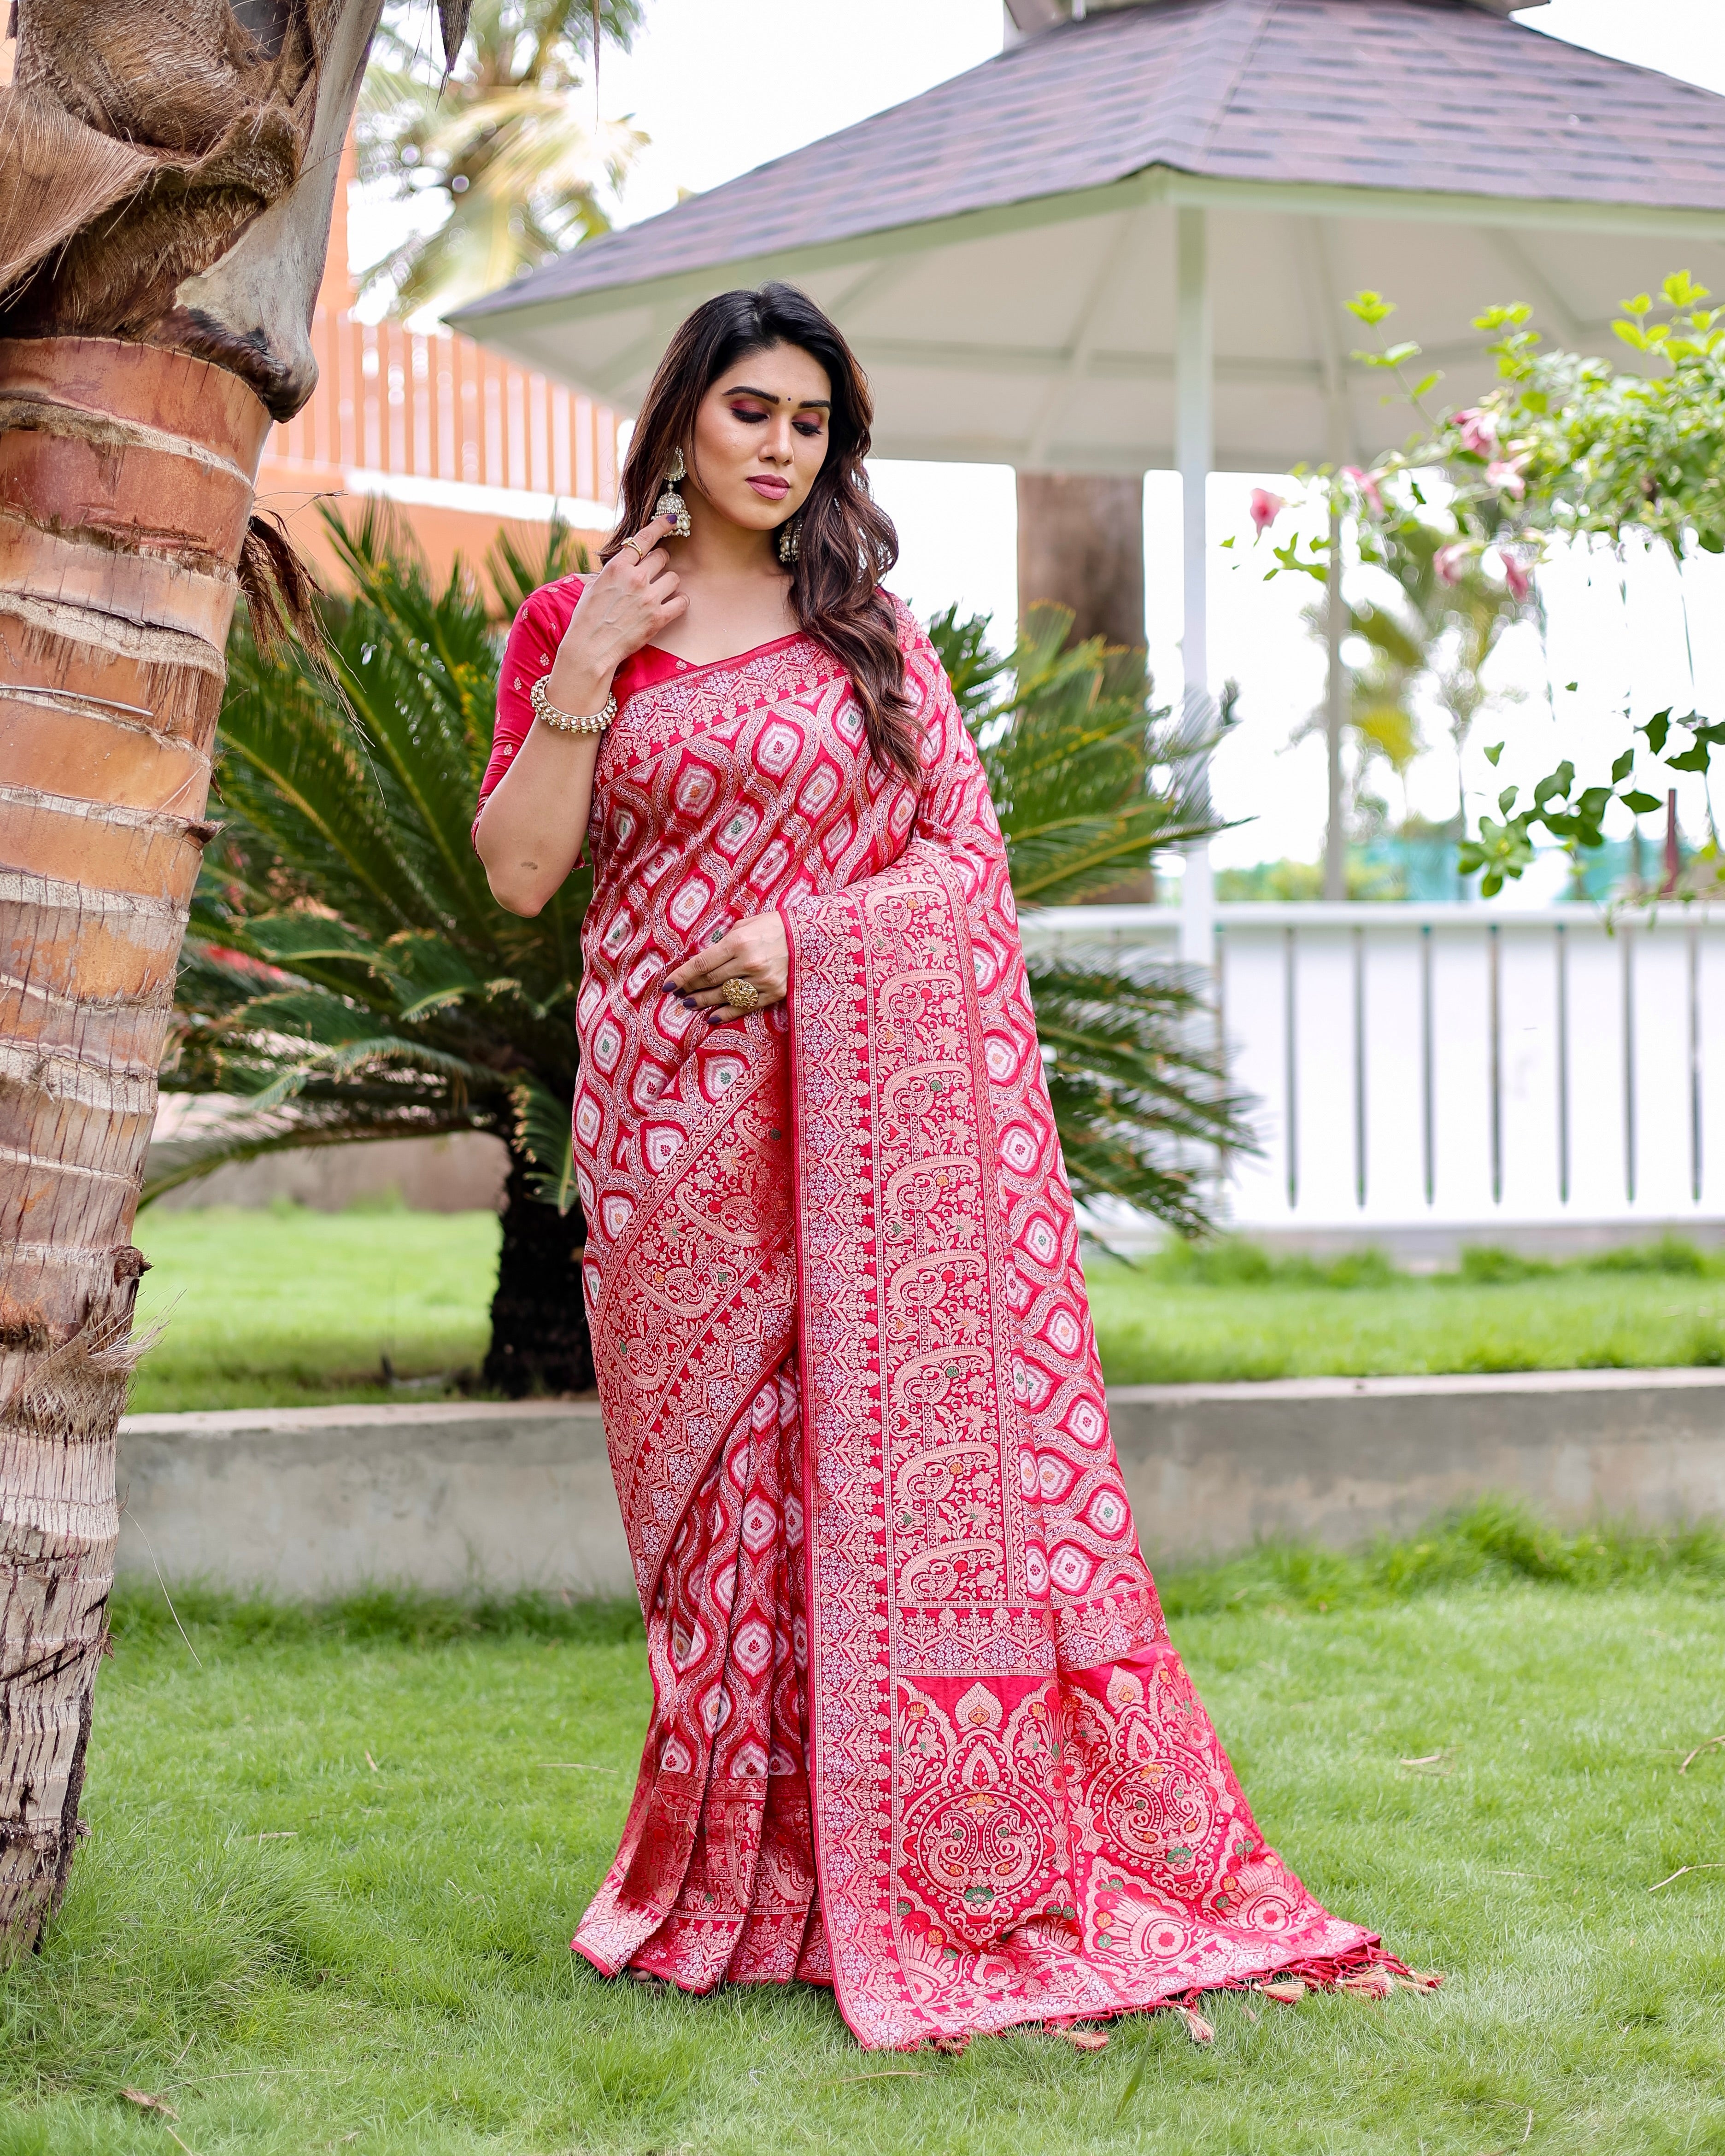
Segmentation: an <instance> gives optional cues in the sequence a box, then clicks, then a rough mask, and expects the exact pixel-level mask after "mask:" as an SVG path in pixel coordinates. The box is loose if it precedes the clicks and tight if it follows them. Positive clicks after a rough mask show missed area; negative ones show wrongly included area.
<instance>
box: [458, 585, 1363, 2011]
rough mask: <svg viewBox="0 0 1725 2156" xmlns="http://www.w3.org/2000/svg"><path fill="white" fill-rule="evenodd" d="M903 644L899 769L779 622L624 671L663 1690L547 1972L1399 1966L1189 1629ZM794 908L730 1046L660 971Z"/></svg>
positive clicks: (617, 1140)
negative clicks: (1278, 1801)
mask: <svg viewBox="0 0 1725 2156" xmlns="http://www.w3.org/2000/svg"><path fill="white" fill-rule="evenodd" d="M566 592H567V587H564V588H562V590H560V591H559V592H558V593H557V597H558V600H559V602H560V608H559V610H560V611H562V618H563V619H564V620H565V621H566V620H567V608H566V607H564V606H562V604H561V602H562V599H563V595H564V593H566ZM539 596H540V598H541V599H542V600H543V599H546V598H547V597H548V595H547V594H541V595H539ZM530 604H531V603H530ZM567 605H572V598H571V599H569V600H568V601H567ZM523 619H526V617H525V616H524V618H523ZM546 633H547V624H546V623H545V622H544V621H543V620H541V621H538V622H536V623H529V624H528V628H527V630H526V639H527V640H531V639H537V640H538V641H539V643H540V644H541V645H543V643H544V638H545V635H546ZM560 633H561V628H560V626H559V627H558V629H557V634H560ZM523 634H524V632H523V629H522V626H521V624H520V623H518V624H517V630H516V636H517V638H522V637H523ZM901 642H902V644H903V645H904V649H905V651H906V668H907V684H908V686H909V688H910V690H911V693H912V695H913V696H914V697H915V698H916V701H917V702H918V705H919V706H920V711H921V716H922V724H923V727H924V732H925V742H924V774H923V778H922V784H921V786H920V787H919V788H914V789H913V788H910V787H908V786H906V785H905V784H903V783H901V782H900V781H898V780H896V779H887V778H882V776H881V775H880V773H879V772H878V771H877V770H875V767H873V765H872V763H871V762H870V757H869V756H868V752H867V745H866V742H865V738H864V734H863V728H862V724H861V719H860V713H859V712H858V710H857V707H856V705H855V701H854V699H853V698H852V697H851V696H850V690H849V685H848V683H847V681H846V680H845V676H844V675H843V674H842V673H841V672H840V671H839V669H838V667H837V665H836V663H835V662H834V660H831V659H830V657H829V655H828V654H825V653H824V651H823V650H821V649H819V647H818V646H816V645H814V644H812V643H810V642H809V641H807V640H806V639H788V640H787V641H786V642H785V643H783V644H779V645H775V646H771V647H768V648H767V649H763V650H762V651H761V652H757V653H752V654H745V655H744V656H743V657H742V658H741V659H740V660H735V661H727V662H725V663H724V664H722V665H718V666H716V667H706V668H697V669H688V670H683V671H682V672H680V673H679V674H677V675H674V676H672V677H670V678H661V679H659V680H653V681H649V682H647V683H644V685H642V686H641V687H640V688H639V689H638V690H636V691H635V692H634V694H633V695H632V696H630V697H629V701H628V702H627V703H626V704H625V705H624V708H623V711H622V713H621V715H620V716H619V720H618V721H617V723H616V725H615V726H614V727H613V729H612V731H611V732H610V734H609V735H608V737H607V738H606V741H605V742H604V745H603V749H602V751H601V755H600V760H599V765H598V777H597V780H596V784H595V791H594V808H593V819H592V822H591V824H590V826H589V831H588V842H589V848H590V851H591V855H592V859H593V866H594V876H595V896H594V901H593V906H592V908H591V910H590V911H589V915H588V921H587V925H586V928H585V931H584V933H583V961H584V967H585V972H584V977H583V987H582V991H581V998H580V1004H579V1019H580V1027H581V1039H582V1051H583V1060H582V1078H581V1082H580V1087H579V1090H578V1094H577V1097H576V1102H575V1110H574V1127H575V1144H576V1159H577V1166H578V1176H579V1180H580V1187H581V1193H582V1199H583V1206H584V1207H585V1209H586V1213H587V1217H588V1233H589V1240H588V1255H587V1266H586V1288H587V1294H588V1308H589V1312H590V1313H591V1317H592V1322H593V1347H594V1358H595V1363H596V1365H597V1367H598V1373H599V1385H600V1395H601V1400H602V1404H603V1412H604V1419H605V1429H606V1435H607V1440H608V1445H609V1447H610V1450H611V1457H612V1463H613V1467H614V1472H615V1475H616V1478H617V1486H618V1491H619V1497H620V1500H621V1502H622V1506H623V1513H624V1523H625V1526H626V1527H627V1530H628V1533H629V1545H630V1548H631V1551H632V1552H633V1553H634V1559H635V1564H636V1570H637V1577H638V1579H639V1586H640V1592H641V1596H642V1602H643V1606H644V1609H645V1611H646V1613H647V1625H648V1645H649V1663H650V1665H651V1669H652V1676H653V1686H654V1707H653V1712H652V1719H651V1722H650V1725H649V1732H648V1737H647V1742H646V1747H645V1750H644V1756H643V1759H642V1764H641V1773H640V1777H639V1783H638V1784H637V1789H636V1792H635V1797H634V1803H633V1804H632V1806H631V1809H630V1812H629V1820H628V1822H627V1825H626V1826H625V1829H624V1837H623V1842H622V1845H621V1848H620V1849H619V1854H618V1857H617V1861H616V1862H615V1863H614V1865H613V1866H612V1868H611V1870H610V1871H609V1872H608V1875H607V1876H606V1879H605V1881H604V1883H603V1886H602V1887H601V1888H600V1891H599V1892H598V1897H596V1899H595V1900H594V1902H593V1906H592V1907H591V1908H590V1909H589V1910H588V1913H587V1915H586V1917H584V1918H583V1921H582V1924H581V1928H580V1929H579V1931H578V1933H577V1935H576V1938H575V1941H574V1944H575V1946H576V1947H577V1948H578V1950H579V1951H580V1952H582V1953H585V1954H586V1955H587V1956H588V1958H590V1959H591V1960H593V1962H594V1963H597V1965H598V1967H599V1968H600V1969H603V1970H605V1971H606V1972H607V1973H615V1972H617V1971H619V1970H620V1969H624V1967H629V1968H633V1969H636V1970H638V1971H641V1972H643V1973H646V1974H655V1975H659V1976H663V1977H665V1978H668V1979H670V1980H671V1981H673V1982H675V1983H678V1984H684V1985H685V1986H687V1987H689V1988H691V1989H706V1988H707V1987H709V1986H710V1985H711V1984H716V1983H718V1982H720V1981H721V1980H724V1979H729V1980H732V1981H739V1980H741V1981H749V1980H783V1979H788V1978H790V1977H793V1976H799V1977H802V1978H803V1979H809V1980H813V1981H816V1982H831V1983H832V1984H834V1986H835V1988H836V1990H837V1994H838V1999H839V2005H840V2008H841V2010H843V2012H844V2015H845V2019H846V2020H847V2021H848V2022H849V2023H850V2026H851V2027H852V2029H853V2030H855V2032H856V2034H857V2035H858V2036H859V2037H860V2039H861V2040H862V2042H863V2043H864V2044H865V2045H866V2046H870V2047H875V2046H900V2047H901V2046H912V2045H915V2044H917V2043H919V2042H921V2041H923V2040H926V2039H928V2038H931V2037H941V2038H949V2037H955V2036H964V2035H971V2034H976V2033H979V2032H982V2031H984V2030H998V2029H1003V2028H1006V2027H1009V2026H1011V2025H1014V2023H1018V2022H1023V2021H1034V2020H1066V2019H1069V2018H1070V2017H1072V2016H1076V2015H1081V2016H1095V2015H1112V2014H1116V2013H1119V2012H1122V2011H1126V2010H1131V2009H1134V2008H1143V2007H1150V2006H1154V2005H1158V2004H1161V2003H1163V2002H1166V2001H1170V2000H1186V1999H1189V1998H1191V1997H1192V1995H1193V1994H1195V1993H1197V1992H1198V1991H1199V1990H1201V1989H1207V1988H1209V1987H1212V1986H1216V1985H1224V1984H1240V1983H1245V1982H1250V1981H1251V1980H1253V1979H1257V1978H1260V1977H1267V1976H1271V1975H1273V1974H1277V1973H1297V1974H1301V1975H1303V1976H1305V1977H1307V1979H1309V1980H1313V1981H1317V1982H1325V1981H1332V1980H1337V1979H1343V1980H1363V1981H1369V1982H1373V1983H1375V1984H1379V1985H1387V1984H1388V1982H1389V1976H1390V1974H1391V1973H1393V1972H1394V1971H1397V1970H1399V1969H1400V1964H1399V1963H1394V1962H1393V1961H1392V1960H1391V1959H1390V1958H1389V1957H1388V1956H1387V1955H1385V1954H1384V1953H1383V1951H1382V1949H1381V1948H1379V1947H1378V1943H1377V1939H1376V1937H1375V1935H1374V1934H1373V1933H1368V1932H1367V1931H1365V1930H1364V1929H1363V1928H1361V1927H1360V1926H1358V1924H1353V1923H1350V1922H1344V1921H1343V1920H1342V1919H1340V1918H1337V1917H1332V1916H1331V1915H1329V1914H1328V1913H1327V1912H1326V1911H1325V1910H1324V1909H1322V1907H1320V1906H1319V1905H1318V1904H1317V1902H1316V1901H1315V1900H1314V1899H1313V1898H1312V1897H1311V1896H1310V1895H1309V1894H1308V1893H1307V1892H1306V1890H1305V1888H1304V1887H1303V1886H1301V1883H1300V1881H1298V1880H1297V1879H1296V1877H1295V1876H1293V1875H1292V1873H1291V1872H1290V1871H1288V1870H1287V1868H1286V1866H1284V1865H1283V1864H1282V1862H1281V1859H1280V1858H1279V1857H1278V1856H1276V1852H1275V1851H1273V1850H1271V1849H1270V1848H1269V1847H1268V1846H1267V1845H1266V1844H1265V1842H1264V1840H1263V1838H1262V1836H1261V1835H1260V1833H1259V1830H1258V1829H1257V1826H1256V1825H1255V1822H1254V1820H1253V1818H1252V1815H1251V1812H1250V1809H1249V1807H1248V1806H1247V1804H1246V1802H1245V1797H1244V1795H1243V1794H1242V1793H1241V1791H1240V1786H1239V1784H1238V1783H1237V1782H1236V1780H1235V1777H1234V1774H1233V1771H1232V1769H1231V1768H1230V1765H1229V1763H1228V1760H1227V1758H1226V1756H1225V1754H1224V1752H1223V1750H1222V1748H1221V1746H1220V1744H1219V1742H1218V1740H1217V1738H1216V1735H1215V1732H1214V1729H1213V1727H1211V1724H1210V1722H1209V1718H1208V1717H1207V1716H1206V1715H1205V1713H1204V1708H1203V1707H1202V1706H1201V1704H1200V1703H1199V1700H1198V1698H1197V1697H1196V1695H1195V1693H1194V1691H1193V1689H1192V1686H1191V1685H1190V1683H1189V1681H1188V1679H1187V1677H1186V1675H1185V1672H1184V1671H1183V1667H1182V1666H1181V1663H1180V1661H1179V1658H1178V1655H1177V1654H1176V1653H1175V1651H1174V1650H1173V1646H1172V1645H1171V1644H1170V1643H1169V1640H1168V1634H1167V1630H1166V1628H1165V1626H1164V1625H1163V1619H1162V1613H1161V1609H1160V1607H1159V1604H1158V1601H1157V1597H1156V1590H1155V1588H1154V1585H1153V1582H1152V1580H1151V1577H1150V1574H1149V1572H1148V1570H1147V1568H1146V1566H1145V1563H1144V1561H1143V1558H1142V1556H1141V1555H1140V1553H1139V1551H1138V1547H1137V1537H1136V1534H1135V1532H1134V1529H1133V1524H1132V1513H1131V1508H1130V1507H1129V1505H1128V1503H1127V1496H1126V1491H1125V1488H1124V1486H1123V1484H1122V1479H1121V1475H1120V1470H1119V1465H1118V1462H1117V1459H1116V1457H1115V1453H1114V1449H1113V1445H1112V1443H1111V1440H1110V1437H1109V1433H1108V1419H1107V1409H1106V1399H1105V1395H1104V1393H1103V1389H1102V1384H1101V1373H1100V1371H1099V1368H1098V1366H1097V1363H1096V1349H1095V1343H1094V1340H1093V1337H1092V1334H1091V1323H1090V1316H1089V1310H1088V1305H1087V1302H1086V1296H1085V1291H1084V1281H1083V1275H1082V1272H1081V1267H1080V1264H1079V1254H1078V1238H1077V1231H1076V1225H1075V1222H1074V1216H1073V1209H1072V1201H1071V1198H1070V1192H1069V1190H1068V1188H1067V1185H1066V1181H1065V1171H1064V1168H1063V1167H1062V1165H1061V1162H1060V1147H1059V1143H1058V1141H1057V1138H1056V1136H1055V1125H1054V1119H1053V1114H1052V1111H1051V1110H1050V1105H1049V1099H1048V1091H1047V1087H1046V1085H1045V1081H1044V1078H1043V1074H1042V1063H1041V1057H1040V1050H1039V1048H1038V1045H1037V1040H1036V1034H1035V1028H1034V1019H1033V1016H1032V1010H1031V1005H1030V1000H1029V990H1028V988H1027V985H1026V982H1025V978H1024V964H1023V960H1022V957H1021V956H1020V953H1019V941H1018V933H1017V928H1016V921H1015V916H1014V909H1013V901H1012V894H1011V888H1010V884H1009V879H1008V875H1007V870H1006V860H1005V851H1004V844H1003V842H1002V839H1001V837H1000V834H999V827H998V824H997V823H996V820H995V818H994V815H993V808H992V804H991V803H990V802H989V800H988V791H987V788H986V785H985V784H984V782H983V775H982V771H981V767H980V765H979V763H978V759H977V757H976V753H975V751H974V749H973V747H972V745H971V743H970V741H969V739H968V736H967V734H966V732H965V730H964V727H963V722H962V721H961V720H960V718H959V716H958V714H957V710H956V707H955V706H954V704H953V701H952V695H951V691H950V690H949V688H948V686H947V683H946V680H945V677H944V676H943V675H942V672H941V670H940V667H939V665H938V662H937V660H936V658H935V655H934V654H933V651H932V648H931V647H930V645H929V644H928V643H927V639H926V638H925V637H924V636H923V635H922V632H921V631H920V630H919V629H917V627H916V624H915V623H914V622H913V621H912V620H911V619H910V617H909V616H908V614H907V613H904V612H903V610H902V609H901ZM548 648H549V649H555V642H554V640H553V641H552V643H551V644H550V645H549V647H548ZM512 649H513V645H512ZM527 663H531V655H530V659H529V661H528V662H527ZM542 670H543V667H538V668H536V669H535V671H542ZM499 731H500V739H501V736H502V733H503V723H502V721H501V719H500V729H499ZM775 908H776V909H777V910H778V911H779V912H780V913H781V914H782V915H783V918H784V921H785V923H786V927H787V932H788V940H789V943H790V947H791V953H792V975H791V987H790V993H789V997H788V1002H787V1003H786V1004H784V1005H782V1006H779V1007H778V1008H776V1009H773V1010H769V1011H767V1012H763V1013H761V1014H757V1015H754V1016H751V1017H747V1018H743V1019H726V1022H724V1023H723V1024H718V1025H713V1026H709V1025H708V1024H706V1020H705V1019H704V1017H701V1016H700V1015H697V1014H694V1013H691V1012H689V1011H685V1009H683V1008H682V1006H681V1005H680V1004H679V1003H677V1001H676V1000H675V998H673V997H668V996H665V995H663V994H661V993H660V983H661V982H662V979H663V978H664V975H665V973H666V972H667V971H668V970H669V969H670V968H672V967H673V966H675V965H676V964H677V963H678V962H680V961H681V960H682V959H683V958H685V957H686V956H687V955H688V954H689V952H691V950H692V949H694V948H695V947H696V946H697V945H699V944H700V943H701V942H707V941H711V940H716V939H717V937H720V936H721V935H723V934H724V933H725V932H726V930H727V929H729V928H730V927H732V926H733V925H734V924H735V923H736V922H737V921H741V920H743V919H745V918H747V917H748V916H751V915H753V914H757V913H762V912H765V911H771V910H773V909H775ZM817 1881H818V1886H817Z"/></svg>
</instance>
